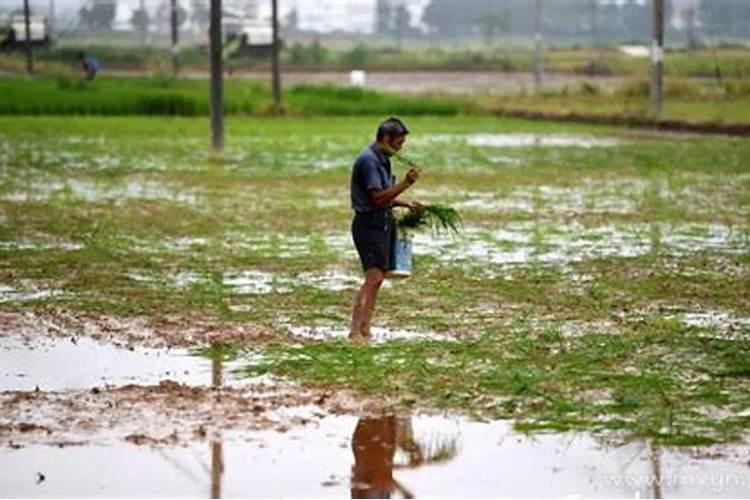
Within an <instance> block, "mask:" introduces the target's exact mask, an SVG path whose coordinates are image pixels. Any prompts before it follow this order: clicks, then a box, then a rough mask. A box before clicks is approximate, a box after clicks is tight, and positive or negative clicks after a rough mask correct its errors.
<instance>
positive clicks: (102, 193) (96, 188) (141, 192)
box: [2, 179, 200, 206]
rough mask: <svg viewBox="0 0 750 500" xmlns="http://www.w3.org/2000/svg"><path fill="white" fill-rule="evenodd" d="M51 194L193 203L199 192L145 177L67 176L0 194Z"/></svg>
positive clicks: (16, 198)
mask: <svg viewBox="0 0 750 500" xmlns="http://www.w3.org/2000/svg"><path fill="white" fill-rule="evenodd" d="M52 196H71V197H73V198H77V199H80V200H83V201H86V202H89V203H92V202H100V201H112V202H114V203H115V204H116V205H118V206H119V205H122V204H123V203H124V202H126V201H128V200H132V199H142V200H170V201H175V202H179V203H185V204H196V203H198V202H199V201H200V197H199V195H197V194H196V193H194V192H192V191H188V190H177V189H170V188H168V187H167V186H165V185H164V184H163V183H161V182H158V181H153V180H147V179H138V180H135V179H133V180H129V181H127V182H126V183H123V184H115V185H113V184H112V183H106V184H105V183H97V182H94V181H90V180H78V179H70V180H67V181H65V182H59V181H49V182H32V183H29V184H28V185H26V186H24V189H23V190H22V191H14V192H11V193H8V194H6V195H3V198H2V199H3V200H5V201H11V202H15V203H29V202H40V201H47V200H49V198H51V197H52Z"/></svg>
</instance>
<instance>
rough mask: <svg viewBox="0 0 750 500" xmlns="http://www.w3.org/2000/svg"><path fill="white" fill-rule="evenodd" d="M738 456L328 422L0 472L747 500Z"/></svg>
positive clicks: (397, 421) (155, 492)
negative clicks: (714, 455)
mask: <svg viewBox="0 0 750 500" xmlns="http://www.w3.org/2000/svg"><path fill="white" fill-rule="evenodd" d="M134 442H137V441H135V440H134ZM145 444H149V442H148V441H145ZM747 452H748V450H747V449H746V448H744V447H737V448H734V449H729V450H727V451H725V452H724V454H723V455H722V456H721V457H720V458H714V459H711V458H702V457H700V456H694V455H690V454H689V453H688V452H684V451H677V450H673V449H665V448H659V447H655V446H653V445H650V444H647V443H642V442H634V443H629V444H626V445H623V446H607V445H606V444H604V443H602V442H600V441H598V440H596V439H594V438H592V437H591V436H589V435H586V434H573V433H569V434H543V435H533V436H529V435H522V434H518V433H515V432H514V431H513V430H512V428H511V425H510V424H509V423H507V422H491V423H479V422H472V421H468V420H465V419H461V418H446V417H432V416H414V417H395V416H384V417H363V418H357V417H354V416H332V417H326V418H322V419H316V420H315V421H314V422H312V425H308V426H305V427H292V428H289V429H288V430H286V432H276V431H257V432H247V433H236V432H225V433H222V434H219V435H215V436H211V437H209V438H204V439H200V440H199V439H196V440H194V441H193V442H191V443H190V444H189V445H187V446H166V445H154V446H138V445H136V444H132V443H128V442H119V443H118V444H116V445H113V446H107V447H102V446H64V447H61V448H57V447H48V446H39V445H31V446H22V447H20V449H7V448H6V449H4V450H3V451H2V452H0V470H2V471H3V479H2V486H3V493H4V494H5V495H8V496H11V497H24V496H33V497H73V496H98V497H102V496H108V497H112V496H116V497H133V496H157V497H167V496H188V497H200V496H211V497H212V498H221V497H266V498H275V497H282V496H283V497H305V498H314V497H331V498H341V497H345V498H349V497H353V498H405V497H406V498H412V497H420V496H422V497H424V496H428V497H440V496H455V495H457V494H459V493H460V495H461V496H465V497H470V498H471V497H494V498H498V497H576V496H584V497H605V498H607V497H608V498H615V497H617V498H622V497H631V498H641V497H645V498H651V497H653V498H661V497H724V498H726V497H747V496H748V495H750V475H748V473H747V465H746V463H745V461H746V459H747ZM94 463H95V464H96V471H93V470H92V469H91V467H86V466H83V464H94ZM249 464H252V466H249ZM300 464H304V466H303V467H300Z"/></svg>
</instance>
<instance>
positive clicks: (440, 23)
mask: <svg viewBox="0 0 750 500" xmlns="http://www.w3.org/2000/svg"><path fill="white" fill-rule="evenodd" d="M478 5H479V4H478V3H477V2H473V1H472V2H463V1H456V0H431V1H430V3H429V4H427V7H425V9H424V12H423V13H422V21H423V22H424V23H425V24H426V25H427V26H428V28H429V30H430V32H431V33H432V34H434V35H440V36H451V37H452V36H459V35H465V34H469V33H470V32H471V28H472V25H473V24H474V23H475V22H476V20H477V19H478V18H479V11H478V10H477V6H478ZM480 6H481V5H480Z"/></svg>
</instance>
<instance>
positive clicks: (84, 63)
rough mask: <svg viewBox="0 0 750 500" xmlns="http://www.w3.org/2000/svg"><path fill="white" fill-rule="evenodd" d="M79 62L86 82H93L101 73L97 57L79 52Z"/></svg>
mask: <svg viewBox="0 0 750 500" xmlns="http://www.w3.org/2000/svg"><path fill="white" fill-rule="evenodd" d="M78 62H79V63H80V65H81V73H82V74H83V79H84V80H93V79H94V78H96V74H97V73H99V70H100V69H101V66H100V65H99V61H98V60H97V59H96V57H92V56H86V53H85V52H79V53H78Z"/></svg>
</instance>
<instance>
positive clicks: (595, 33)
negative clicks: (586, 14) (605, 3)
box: [589, 0, 599, 43]
mask: <svg viewBox="0 0 750 500" xmlns="http://www.w3.org/2000/svg"><path fill="white" fill-rule="evenodd" d="M589 2H590V4H591V41H592V42H593V43H596V42H597V39H598V38H599V0H589Z"/></svg>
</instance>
